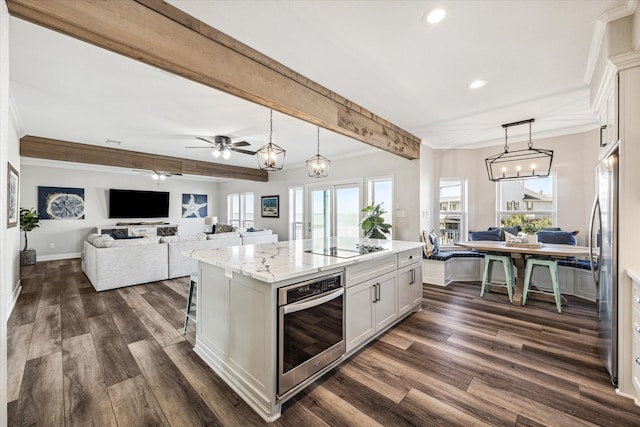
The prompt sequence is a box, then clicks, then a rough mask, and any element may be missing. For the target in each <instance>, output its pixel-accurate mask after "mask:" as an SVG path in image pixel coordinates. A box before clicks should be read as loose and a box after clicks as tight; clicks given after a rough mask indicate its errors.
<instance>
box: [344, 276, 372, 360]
mask: <svg viewBox="0 0 640 427" xmlns="http://www.w3.org/2000/svg"><path fill="white" fill-rule="evenodd" d="M375 283H376V282H375V281H368V282H364V283H360V284H359V285H355V286H352V287H350V288H347V294H346V310H345V314H346V319H345V324H346V338H347V353H349V352H350V351H351V350H353V349H355V348H357V347H358V346H359V345H360V344H362V343H363V342H365V341H367V340H368V339H369V338H370V337H371V336H372V335H373V334H374V332H375V323H374V314H373V304H374V303H373V300H374V296H375V289H374V286H373V285H374V284H375Z"/></svg>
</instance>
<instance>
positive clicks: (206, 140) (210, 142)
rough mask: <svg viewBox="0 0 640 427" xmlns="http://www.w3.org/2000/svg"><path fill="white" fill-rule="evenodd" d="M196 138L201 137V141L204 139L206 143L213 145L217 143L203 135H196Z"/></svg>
mask: <svg viewBox="0 0 640 427" xmlns="http://www.w3.org/2000/svg"><path fill="white" fill-rule="evenodd" d="M196 139H199V140H200V141H204V142H206V143H208V144H211V145H214V144H215V142H213V141H210V140H208V139H207V138H203V137H201V136H196Z"/></svg>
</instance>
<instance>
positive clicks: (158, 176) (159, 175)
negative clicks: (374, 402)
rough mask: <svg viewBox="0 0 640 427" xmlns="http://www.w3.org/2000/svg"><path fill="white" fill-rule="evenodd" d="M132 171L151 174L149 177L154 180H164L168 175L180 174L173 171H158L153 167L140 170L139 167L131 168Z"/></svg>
mask: <svg viewBox="0 0 640 427" xmlns="http://www.w3.org/2000/svg"><path fill="white" fill-rule="evenodd" d="M133 171H134V172H142V173H144V174H149V175H151V179H153V180H155V181H164V180H165V179H167V178H169V177H170V176H182V174H181V173H174V172H165V171H159V170H155V169H151V170H148V171H147V170H140V169H133Z"/></svg>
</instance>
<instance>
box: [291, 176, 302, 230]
mask: <svg viewBox="0 0 640 427" xmlns="http://www.w3.org/2000/svg"><path fill="white" fill-rule="evenodd" d="M303 206H304V200H303V192H302V187H292V188H290V189H289V240H300V239H304V235H303V233H304V209H303Z"/></svg>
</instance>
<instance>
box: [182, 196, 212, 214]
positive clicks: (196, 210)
mask: <svg viewBox="0 0 640 427" xmlns="http://www.w3.org/2000/svg"><path fill="white" fill-rule="evenodd" d="M206 216H207V195H206V194H185V193H183V194H182V218H204V217H206Z"/></svg>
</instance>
